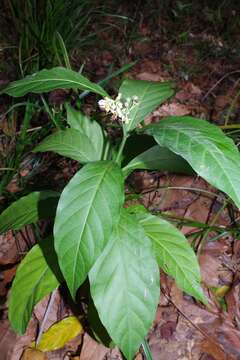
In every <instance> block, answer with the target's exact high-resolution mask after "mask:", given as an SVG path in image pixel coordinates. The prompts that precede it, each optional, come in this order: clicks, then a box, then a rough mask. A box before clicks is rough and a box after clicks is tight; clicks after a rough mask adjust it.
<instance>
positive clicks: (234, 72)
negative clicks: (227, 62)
mask: <svg viewBox="0 0 240 360" xmlns="http://www.w3.org/2000/svg"><path fill="white" fill-rule="evenodd" d="M236 73H240V70H235V71H231V72H229V73H227V74H225V75H224V76H223V77H221V79H219V80H218V81H217V82H216V83H215V84H214V85H213V86H212V87H211V88H210V89H209V90H208V91H207V93H206V94H205V95H204V97H203V98H202V101H204V100H205V99H206V98H207V97H208V95H209V94H211V92H212V91H213V90H214V89H215V88H216V87H217V86H218V85H219V84H220V83H221V82H222V81H223V80H224V79H226V78H227V77H228V76H230V75H233V74H236Z"/></svg>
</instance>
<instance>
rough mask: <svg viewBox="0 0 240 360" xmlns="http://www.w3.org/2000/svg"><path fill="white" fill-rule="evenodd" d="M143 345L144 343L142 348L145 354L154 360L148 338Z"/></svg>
mask: <svg viewBox="0 0 240 360" xmlns="http://www.w3.org/2000/svg"><path fill="white" fill-rule="evenodd" d="M141 345H142V349H143V351H144V355H145V358H146V360H153V358H152V353H151V349H150V347H149V345H148V342H147V340H146V339H144V340H143V342H142V344H141Z"/></svg>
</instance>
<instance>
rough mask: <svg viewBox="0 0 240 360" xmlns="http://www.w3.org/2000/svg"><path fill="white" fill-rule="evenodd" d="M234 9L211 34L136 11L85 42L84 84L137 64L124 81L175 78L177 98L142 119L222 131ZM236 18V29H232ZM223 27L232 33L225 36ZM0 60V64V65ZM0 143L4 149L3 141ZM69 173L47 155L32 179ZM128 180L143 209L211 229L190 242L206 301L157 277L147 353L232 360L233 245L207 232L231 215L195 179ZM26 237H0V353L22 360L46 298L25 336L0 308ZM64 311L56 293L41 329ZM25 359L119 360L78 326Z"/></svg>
mask: <svg viewBox="0 0 240 360" xmlns="http://www.w3.org/2000/svg"><path fill="white" fill-rule="evenodd" d="M118 10H119V9H118ZM123 10H124V7H123V9H121V11H123ZM238 10H239V9H237V10H235V9H228V10H227V13H226V14H223V18H222V19H221V21H222V23H220V25H219V26H218V27H216V28H217V30H216V28H214V26H213V23H211V22H206V23H202V21H203V14H198V16H197V15H195V17H193V15H192V13H191V14H190V15H188V14H187V15H186V14H185V13H184V14H182V13H180V14H178V13H176V14H175V15H174V14H172V16H160V15H159V16H157V17H156V18H154V21H153V20H152V14H150V15H146V14H145V15H144V16H140V15H141V13H140V15H138V16H137V17H136V18H135V19H134V30H132V28H131V26H132V25H131V24H130V27H128V28H124V29H122V28H119V29H116V30H115V31H114V32H112V33H109V32H106V33H105V32H102V33H101V34H100V35H99V36H100V40H101V41H100V42H99V43H100V44H101V46H100V45H99V46H94V48H91V47H90V48H89V49H88V51H87V52H86V53H85V54H84V63H85V67H84V69H85V71H86V73H87V74H88V75H89V77H90V78H91V79H92V80H94V81H99V80H101V79H103V78H104V77H105V76H106V75H107V73H108V69H109V68H110V66H112V65H113V69H117V68H119V67H121V66H123V65H124V64H126V63H129V62H131V61H135V60H137V62H136V64H135V65H134V66H133V67H132V68H131V69H130V70H128V71H127V72H126V73H124V74H123V77H131V78H135V79H141V80H151V81H166V80H173V81H174V82H175V83H176V96H175V97H174V98H173V99H172V100H171V101H169V102H168V103H167V104H164V105H162V106H160V107H159V108H158V109H156V110H155V111H154V112H153V113H152V115H151V116H150V117H149V118H148V119H147V122H157V121H159V120H160V119H161V118H162V117H165V116H168V115H177V116H182V115H191V116H194V117H200V118H204V119H207V120H208V121H210V122H212V123H215V124H217V125H218V126H222V128H223V129H226V130H227V129H228V126H229V125H240V121H239V119H240V96H238V94H239V89H240V62H239V55H240V40H239V37H240V21H239V17H240V13H237V11H238ZM119 11H120V10H119ZM176 11H177V10H176ZM178 11H179V12H180V10H178ZM181 11H182V10H181ZM185 15H186V16H185ZM230 18H231V21H230ZM237 18H238V19H237ZM183 20H184V23H182V21H183ZM219 21H220V20H219ZM234 21H236V23H237V24H238V26H236V27H234V26H233V25H232V24H233V23H234ZM118 26H119V25H118ZM129 28H130V29H131V33H129V31H130V30H129ZM219 28H221V31H220V30H219ZM228 28H229V29H230V30H231V32H230V34H228V33H227V31H228ZM0 56H1V59H2V62H3V63H4V62H5V63H6V62H7V59H8V56H9V55H6V56H5V55H4V54H1V53H0ZM80 58H81V53H80V52H79V51H77V49H76V50H75V52H73V54H72V58H71V59H72V63H73V66H76V67H79V61H80V60H79V59H80ZM4 66H5V69H4V70H3V71H2V73H1V74H0V82H2V83H4V82H6V81H8V76H10V78H14V75H13V74H12V73H11V70H8V67H7V64H5V65H4ZM4 66H3V65H1V67H2V68H4ZM6 69H7V71H5V70H6ZM9 73H11V74H10V75H9ZM6 74H7V75H6ZM119 81H120V78H116V79H113V80H112V81H111V91H112V93H114V89H116V88H117V87H118V84H119ZM59 97H60V100H59ZM50 100H51V101H52V102H53V103H56V102H59V101H60V102H61V94H59V93H58V92H54V93H52V94H50ZM92 102H93V100H92V98H91V96H90V97H89V98H87V99H86V102H85V111H87V112H88V113H90V112H91V111H92V110H91V109H92ZM7 106H8V105H6V103H5V101H4V99H3V100H1V99H0V110H1V112H2V113H5V111H6V109H7ZM236 128H237V127H236ZM0 131H1V139H3V140H4V138H5V137H6V136H7V137H9V134H10V136H11V131H15V130H13V129H9V125H8V117H7V116H4V117H3V118H1V121H0ZM234 140H235V142H236V144H237V145H238V144H239V140H240V130H239V132H237V131H236V133H235V136H234ZM8 144H9V142H8ZM0 146H1V148H2V149H1V150H2V151H6V145H5V143H4V142H3V143H2V144H0ZM29 159H31V156H30V158H29V155H28V156H27V157H26V159H25V162H23V163H22V165H21V170H20V172H19V173H18V176H15V177H13V179H12V180H11V181H10V182H9V184H8V185H7V191H8V192H9V194H13V195H14V196H15V194H16V193H18V192H21V191H22V184H23V183H24V184H26V182H30V183H31V182H32V181H33V180H32V177H30V178H29V180H28V174H29V172H30V171H32V163H31V161H30V160H29ZM76 170H77V165H76V163H75V162H74V161H70V160H67V159H63V158H60V157H58V156H55V155H54V156H52V155H49V154H47V155H46V156H45V157H44V159H43V160H42V161H41V162H40V164H39V165H36V168H35V174H34V176H35V177H38V179H41V181H42V182H43V183H46V185H49V186H50V187H51V188H55V186H57V187H58V188H62V187H63V184H65V183H66V182H67V181H68V180H69V179H70V178H71V177H72V176H73V174H74V173H75V171H76ZM217 175H218V174H216V176H217ZM25 179H27V181H25ZM49 179H52V180H49ZM129 181H130V182H131V184H132V185H133V186H134V188H135V190H136V191H137V192H138V193H139V194H140V196H141V202H142V203H143V204H144V205H145V206H146V207H148V208H149V209H151V210H154V211H159V212H161V213H162V214H163V215H164V216H166V218H168V219H171V220H172V221H173V222H174V223H175V224H176V225H177V226H178V227H179V228H180V229H181V230H182V231H183V233H184V234H185V235H186V236H188V237H189V238H192V234H193V233H196V231H197V230H199V228H198V227H197V226H196V223H195V222H198V223H202V224H208V225H209V228H207V230H204V231H203V230H202V229H200V230H201V231H199V234H198V236H197V237H196V238H195V241H197V244H198V246H197V255H198V259H199V263H200V267H201V274H202V280H203V287H204V291H205V293H206V295H207V297H208V300H209V306H208V307H206V306H203V305H202V304H200V303H199V302H196V301H195V300H194V299H193V298H192V297H190V296H187V295H185V294H183V292H182V291H180V290H179V289H178V288H177V287H176V284H175V282H174V281H173V280H172V279H170V278H169V277H167V276H166V275H165V274H164V273H161V297H160V302H159V305H158V309H157V313H156V318H155V320H154V323H153V326H152V328H151V330H150V332H149V334H148V341H149V345H150V348H151V351H152V355H153V359H154V360H161V359H164V360H200V359H201V360H214V359H215V360H226V359H227V360H228V359H229V360H236V359H240V243H239V241H238V239H236V238H235V237H233V236H230V235H229V233H227V235H226V234H225V235H224V233H223V234H222V236H221V237H217V236H216V234H217V233H216V232H215V231H213V230H212V227H213V226H216V227H222V228H224V227H226V228H228V227H229V226H237V225H238V220H239V213H238V212H237V211H236V209H234V210H233V209H232V207H230V206H228V204H226V202H225V200H224V197H223V196H222V195H221V194H219V193H218V192H217V191H216V189H214V188H213V187H211V186H210V185H208V184H207V183H206V182H205V181H204V180H202V179H201V178H199V177H195V176H181V175H174V174H173V175H172V174H171V175H170V174H166V173H159V172H156V171H150V172H149V171H136V172H135V173H134V174H133V176H132V177H131V178H130V179H129ZM205 191H207V192H205ZM210 192H211V193H212V195H211V196H210V195H209V193H210ZM9 196H10V195H9ZM1 201H2V202H3V203H4V201H5V199H4V198H1ZM33 243H34V235H33V233H32V229H31V227H27V228H26V229H25V230H24V231H21V232H18V233H13V232H8V233H7V234H4V235H1V236H0V266H1V278H0V299H1V304H0V306H1V313H2V320H1V322H0V350H1V356H0V357H1V359H11V360H19V359H20V357H21V354H22V352H23V350H24V349H25V348H26V347H27V346H29V344H30V343H31V341H32V340H33V338H34V336H35V334H36V332H37V328H38V324H39V322H41V319H42V318H43V316H44V312H45V308H46V305H47V304H48V300H49V299H48V298H47V299H44V300H43V301H42V302H41V303H40V304H39V305H37V307H36V309H35V312H34V316H33V317H32V319H31V322H30V325H29V327H28V330H27V333H26V334H25V335H24V336H21V337H20V336H17V335H16V334H15V333H14V332H13V331H12V330H11V329H10V326H9V322H8V320H7V305H6V299H7V297H8V291H9V288H10V285H11V282H12V279H13V277H14V275H15V272H16V268H17V264H18V262H19V260H20V259H21V258H22V254H23V253H25V252H26V251H27V249H29V248H30V247H31V246H32V244H33ZM116 296H117V294H116ZM71 313H72V310H71V309H70V307H69V306H67V305H66V304H65V302H64V300H63V298H62V297H61V295H60V293H57V294H56V296H55V298H54V304H53V305H52V307H51V311H50V313H49V314H48V319H47V322H46V324H45V328H48V327H49V326H51V325H52V324H53V323H55V322H56V321H57V320H59V319H61V318H63V317H64V316H66V315H69V314H71ZM79 353H80V355H79ZM27 356H28V357H27ZM37 356H39V357H37ZM41 356H42V357H41ZM44 356H45V357H44ZM79 356H80V357H79ZM24 359H25V360H26V359H56V360H57V359H58V360H60V359H75V360H77V359H81V360H104V359H109V360H110V359H111V360H115V359H116V360H117V359H122V357H121V354H120V353H119V352H118V350H117V349H116V348H114V349H111V350H110V349H108V348H106V347H104V346H103V345H101V344H98V343H97V342H96V341H95V340H93V339H92V338H91V337H90V336H89V335H88V334H87V332H85V333H81V334H80V335H79V336H78V337H77V338H75V339H74V340H73V341H72V342H71V343H69V344H67V345H66V346H65V347H64V348H63V349H61V350H57V351H54V352H51V353H50V352H49V353H46V354H45V355H42V354H40V355H39V354H36V353H35V354H28V355H26V354H25V357H24ZM141 359H144V356H143V355H142V354H141V353H139V354H138V355H137V356H136V360H141Z"/></svg>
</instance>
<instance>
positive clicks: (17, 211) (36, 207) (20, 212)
mask: <svg viewBox="0 0 240 360" xmlns="http://www.w3.org/2000/svg"><path fill="white" fill-rule="evenodd" d="M58 198H59V193H58V192H56V191H35V192H32V193H30V194H28V195H26V196H23V197H21V198H20V199H18V200H17V201H15V202H14V203H12V204H11V205H10V206H9V207H8V208H7V209H6V210H4V211H3V212H2V213H1V215H0V233H4V232H6V231H8V230H19V229H21V228H22V227H23V226H25V225H28V224H32V223H35V222H36V221H38V220H41V219H47V218H49V217H53V216H54V215H55V211H56V207H57V202H58Z"/></svg>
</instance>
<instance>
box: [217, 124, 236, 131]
mask: <svg viewBox="0 0 240 360" xmlns="http://www.w3.org/2000/svg"><path fill="white" fill-rule="evenodd" d="M220 128H221V129H222V130H228V129H240V124H230V125H222V126H220Z"/></svg>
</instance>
